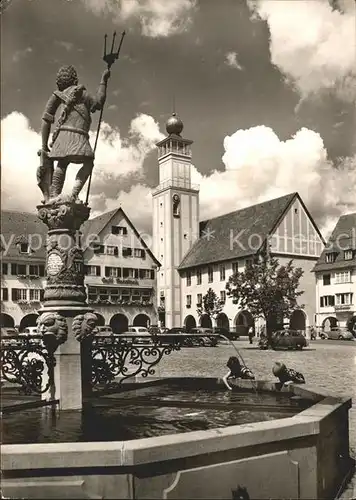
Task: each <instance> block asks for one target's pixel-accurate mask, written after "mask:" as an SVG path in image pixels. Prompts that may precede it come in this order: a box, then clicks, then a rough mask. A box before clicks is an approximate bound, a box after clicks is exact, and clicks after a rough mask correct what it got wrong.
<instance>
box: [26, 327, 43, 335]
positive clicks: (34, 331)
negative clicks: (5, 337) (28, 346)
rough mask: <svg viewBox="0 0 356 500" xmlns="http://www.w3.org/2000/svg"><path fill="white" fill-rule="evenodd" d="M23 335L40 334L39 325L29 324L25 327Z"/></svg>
mask: <svg viewBox="0 0 356 500" xmlns="http://www.w3.org/2000/svg"><path fill="white" fill-rule="evenodd" d="M22 335H39V333H38V330H37V326H28V327H26V328H25V329H24V331H23V333H22Z"/></svg>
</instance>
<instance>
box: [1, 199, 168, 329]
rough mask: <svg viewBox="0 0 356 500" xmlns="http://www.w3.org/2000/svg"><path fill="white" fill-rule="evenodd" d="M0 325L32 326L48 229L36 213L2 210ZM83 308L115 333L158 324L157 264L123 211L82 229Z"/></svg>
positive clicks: (92, 221)
mask: <svg viewBox="0 0 356 500" xmlns="http://www.w3.org/2000/svg"><path fill="white" fill-rule="evenodd" d="M1 225H2V241H1V243H2V249H1V250H2V252H1V261H2V273H1V299H2V300H1V316H0V322H1V326H9V327H13V326H17V327H19V328H20V330H21V331H23V329H24V328H26V327H27V326H35V325H36V320H37V316H38V315H37V310H38V309H39V308H40V307H41V300H42V297H43V291H44V287H45V283H46V281H45V264H46V250H45V248H46V239H47V227H46V226H45V225H44V224H43V223H42V222H41V221H40V220H39V219H38V218H37V216H36V215H35V214H29V213H22V212H9V211H3V212H2V221H1ZM81 239H82V246H83V250H84V263H85V273H86V276H85V284H86V288H87V295H88V304H89V306H90V307H92V308H93V310H94V312H95V313H96V314H97V316H98V318H99V324H100V325H105V324H106V325H110V326H111V327H112V328H113V330H114V331H115V332H117V333H121V332H124V331H125V330H127V327H128V326H129V325H131V324H133V325H137V326H146V325H147V324H157V306H156V304H157V297H156V293H157V292H156V269H157V267H158V266H159V262H158V261H157V259H156V258H155V257H154V255H153V254H152V252H151V250H150V249H149V248H148V247H147V245H146V243H145V241H144V240H143V239H142V237H141V236H140V234H139V233H138V231H137V230H136V228H135V227H134V225H133V224H132V222H131V221H130V219H129V218H128V217H127V215H126V214H125V212H124V211H123V209H122V208H118V209H116V210H112V211H111V212H107V213H104V214H102V215H100V216H99V217H95V218H93V219H90V220H89V221H87V222H86V223H85V224H84V225H83V227H82V237H81Z"/></svg>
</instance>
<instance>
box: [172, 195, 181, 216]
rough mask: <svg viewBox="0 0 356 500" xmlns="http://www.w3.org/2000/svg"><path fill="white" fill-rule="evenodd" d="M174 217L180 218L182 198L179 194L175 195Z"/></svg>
mask: <svg viewBox="0 0 356 500" xmlns="http://www.w3.org/2000/svg"><path fill="white" fill-rule="evenodd" d="M173 217H177V218H178V217H180V198H179V196H178V195H177V194H174V195H173Z"/></svg>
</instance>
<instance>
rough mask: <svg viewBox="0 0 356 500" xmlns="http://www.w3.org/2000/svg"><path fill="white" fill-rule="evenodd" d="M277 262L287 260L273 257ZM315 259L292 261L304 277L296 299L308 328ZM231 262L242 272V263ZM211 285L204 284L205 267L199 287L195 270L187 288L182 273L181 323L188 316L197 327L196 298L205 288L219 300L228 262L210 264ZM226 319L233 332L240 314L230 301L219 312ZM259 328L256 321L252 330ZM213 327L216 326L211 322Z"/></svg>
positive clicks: (312, 308)
mask: <svg viewBox="0 0 356 500" xmlns="http://www.w3.org/2000/svg"><path fill="white" fill-rule="evenodd" d="M276 257H277V258H278V260H279V263H280V265H284V264H286V263H287V262H289V260H291V257H286V256H276ZM316 260H317V258H315V259H311V258H301V257H294V258H293V261H294V265H295V267H301V268H302V269H303V271H304V274H303V276H302V278H301V280H300V287H299V289H300V290H304V294H303V295H301V296H300V298H299V300H298V303H299V304H300V305H302V304H305V309H304V312H305V319H306V327H308V326H310V325H312V324H313V323H314V314H315V310H316V308H315V277H314V274H313V273H312V272H311V270H312V269H313V267H314V266H315V263H316ZM235 262H238V269H239V271H243V270H244V268H245V265H246V259H238V260H236V261H235ZM221 265H223V266H225V280H220V266H221ZM213 269H214V272H213V282H211V283H209V282H208V266H203V267H202V284H201V285H198V284H197V271H196V269H194V270H191V285H190V286H188V285H187V272H186V271H185V272H183V273H182V323H183V324H184V321H185V319H186V317H187V316H188V315H192V316H194V318H195V321H196V324H197V325H199V317H198V314H197V296H198V294H201V295H202V296H204V295H205V294H206V293H207V291H208V289H209V288H212V289H213V290H214V292H215V293H216V294H217V296H218V297H219V298H220V292H221V291H224V290H225V286H226V282H227V281H228V279H229V277H230V276H231V275H232V274H233V270H232V262H231V261H230V262H222V263H219V264H213ZM187 295H191V301H192V304H191V307H190V308H188V307H187ZM222 312H223V313H225V314H226V315H227V317H228V319H229V327H230V329H231V330H232V329H234V328H235V325H236V320H237V316H238V314H239V313H240V312H241V309H240V308H239V306H238V305H237V304H233V303H232V300H231V299H230V298H226V303H225V306H224V308H223V310H222ZM262 325H263V321H261V320H256V321H255V328H256V331H258V330H259V329H260V328H261V327H262ZM213 326H217V325H216V324H214V322H213Z"/></svg>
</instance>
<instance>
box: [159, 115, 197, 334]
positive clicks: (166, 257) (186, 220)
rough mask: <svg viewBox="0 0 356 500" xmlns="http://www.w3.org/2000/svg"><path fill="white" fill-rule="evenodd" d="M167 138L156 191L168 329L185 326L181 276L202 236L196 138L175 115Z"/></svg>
mask: <svg viewBox="0 0 356 500" xmlns="http://www.w3.org/2000/svg"><path fill="white" fill-rule="evenodd" d="M166 130H167V134H168V135H167V137H166V138H165V139H163V140H162V141H160V142H158V143H157V147H158V165H159V185H158V186H157V187H156V189H155V190H154V191H153V193H152V200H153V253H154V255H155V256H156V258H157V259H158V260H159V262H160V263H161V268H160V269H159V271H158V273H157V295H158V297H157V298H158V306H159V311H161V312H160V313H159V319H160V321H161V322H162V323H163V324H164V325H165V326H166V327H168V328H172V327H174V326H183V325H182V322H183V320H184V318H182V317H181V305H182V300H183V297H182V292H181V277H180V276H179V274H178V271H177V269H178V266H179V265H180V263H181V261H182V259H183V257H184V255H185V254H186V253H187V252H188V250H189V249H190V247H191V246H192V244H193V243H194V242H195V240H196V239H197V238H198V237H199V187H198V186H193V185H192V183H191V168H192V154H191V145H192V143H193V141H190V140H188V139H183V137H182V136H181V133H182V131H183V122H182V120H181V119H180V118H179V117H178V116H177V115H176V114H175V113H173V115H172V116H171V118H169V120H168V121H167V124H166Z"/></svg>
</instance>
